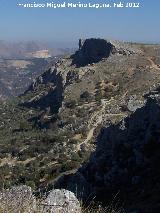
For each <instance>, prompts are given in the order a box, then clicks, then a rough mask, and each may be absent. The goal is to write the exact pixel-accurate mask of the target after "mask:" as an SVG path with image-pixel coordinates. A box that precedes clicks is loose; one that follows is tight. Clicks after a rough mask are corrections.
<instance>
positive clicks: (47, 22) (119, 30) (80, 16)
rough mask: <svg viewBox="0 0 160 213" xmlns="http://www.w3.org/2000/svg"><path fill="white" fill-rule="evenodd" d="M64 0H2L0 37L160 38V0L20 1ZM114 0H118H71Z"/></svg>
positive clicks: (59, 39) (56, 39) (61, 39)
mask: <svg viewBox="0 0 160 213" xmlns="http://www.w3.org/2000/svg"><path fill="white" fill-rule="evenodd" d="M32 2H36V3H37V2H38V3H46V2H54V3H59V2H64V1H63V0H57V1H50V0H35V1H34V0H33V1H31V0H0V40H40V41H54V42H75V41H77V39H78V38H80V37H81V38H85V37H105V38H113V39H121V40H132V41H140V42H142V41H144V42H160V0H139V1H138V0H128V1H127V0H124V1H122V2H125V3H126V2H140V3H141V8H134V9H128V8H123V9H122V8H118V9H115V8H105V9H89V8H85V9H80V8H79V9H68V8H63V9H56V10H55V9H51V8H50V9H48V8H45V9H44V8H43V9H42V8H39V9H37V8H32V9H24V8H20V7H18V6H17V3H32ZM66 2H73V3H75V2H81V3H88V2H91V3H93V2H97V3H100V2H101V3H110V2H112V3H113V2H116V3H117V2H120V1H118V0H115V1H114V0H97V1H96V0H90V1H89V0H82V1H76V0H67V1H66Z"/></svg>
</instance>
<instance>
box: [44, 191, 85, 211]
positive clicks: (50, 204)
mask: <svg viewBox="0 0 160 213" xmlns="http://www.w3.org/2000/svg"><path fill="white" fill-rule="evenodd" d="M44 210H45V211H49V212H50V213H64V212H65V213H71V212H74V213H81V207H80V203H79V201H78V200H77V198H76V196H75V195H74V193H73V192H70V191H67V190H65V189H61V190H60V189H55V190H52V191H50V192H49V194H48V196H47V198H46V200H45V202H44Z"/></svg>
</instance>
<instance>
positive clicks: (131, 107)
mask: <svg viewBox="0 0 160 213" xmlns="http://www.w3.org/2000/svg"><path fill="white" fill-rule="evenodd" d="M91 46H92V47H94V48H91ZM108 47H109V49H107V48H108ZM103 48H104V49H105V50H106V51H104V50H102V49H103ZM159 51H160V46H158V45H157V46H156V45H140V44H130V43H122V42H115V41H110V42H108V41H106V40H103V39H87V40H85V41H83V43H82V46H80V49H79V51H77V52H76V53H75V54H74V55H72V56H71V57H64V58H63V59H61V60H59V61H58V62H57V63H56V65H55V66H51V67H50V68H49V69H48V70H47V71H45V72H44V73H43V74H42V75H41V76H39V77H38V78H37V79H36V80H35V81H34V82H33V83H32V85H31V86H30V87H29V89H28V90H27V91H26V92H25V94H24V95H22V96H21V97H20V98H18V99H17V100H15V101H14V102H13V101H12V102H8V103H5V104H3V105H1V107H0V114H1V118H0V150H1V153H0V158H1V162H0V171H1V172H0V175H1V187H2V186H5V187H8V186H9V185H14V184H22V183H23V184H28V185H30V186H32V187H33V188H35V189H36V188H37V187H44V186H46V185H47V184H49V185H51V186H52V185H53V183H54V181H55V180H58V179H59V178H60V177H62V176H63V175H65V174H70V173H75V172H76V171H77V169H78V168H79V167H80V165H81V164H82V163H84V162H86V161H87V160H88V159H89V156H90V153H91V152H92V151H94V150H95V148H96V144H95V139H96V137H97V136H98V134H99V133H100V130H101V128H102V127H104V126H105V127H106V126H110V125H114V124H115V125H116V124H118V123H119V122H120V121H121V120H123V118H125V117H127V116H129V115H131V114H132V113H133V112H134V111H135V110H136V109H137V108H140V107H142V106H143V105H144V103H145V98H144V95H145V94H146V93H148V92H149V91H151V90H153V88H155V87H157V86H158V84H159V80H160V73H159V66H158V63H159ZM86 53H87V55H86ZM86 56H87V57H86Z"/></svg>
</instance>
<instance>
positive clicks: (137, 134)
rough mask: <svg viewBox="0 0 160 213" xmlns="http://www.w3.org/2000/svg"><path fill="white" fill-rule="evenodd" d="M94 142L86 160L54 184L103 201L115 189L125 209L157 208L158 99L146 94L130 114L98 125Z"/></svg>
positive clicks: (159, 188) (159, 176) (159, 177)
mask: <svg viewBox="0 0 160 213" xmlns="http://www.w3.org/2000/svg"><path fill="white" fill-rule="evenodd" d="M96 145H97V147H96V150H95V152H93V153H92V154H91V156H90V159H89V161H88V163H86V164H84V165H82V167H81V168H79V170H78V171H77V172H76V174H71V175H66V176H63V177H61V178H60V179H59V180H58V181H57V182H56V183H55V187H56V188H66V189H69V190H71V191H73V192H74V193H75V194H76V195H77V196H79V197H82V198H83V199H84V200H86V199H87V197H92V198H93V197H94V196H96V199H97V200H98V201H101V202H102V203H104V204H106V203H108V202H109V201H111V200H112V198H113V197H114V196H115V194H117V192H119V197H120V200H121V201H122V202H124V206H125V207H126V209H127V210H126V211H127V212H133V211H134V210H137V211H136V212H145V213H147V212H159V211H160V205H159V203H160V200H159V191H160V184H159V183H160V168H159V160H160V106H159V100H158V99H156V98H150V97H148V99H147V102H146V104H145V105H144V107H142V108H140V109H137V110H136V111H135V112H134V113H133V114H132V115H130V117H127V118H125V119H124V120H123V121H121V122H120V123H119V124H117V125H111V126H109V127H104V128H102V130H101V133H100V134H99V135H98V137H97V140H96Z"/></svg>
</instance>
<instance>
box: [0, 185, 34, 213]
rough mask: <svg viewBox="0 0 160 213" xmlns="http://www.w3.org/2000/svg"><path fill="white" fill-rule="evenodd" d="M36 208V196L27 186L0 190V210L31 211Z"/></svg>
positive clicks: (27, 212)
mask: <svg viewBox="0 0 160 213" xmlns="http://www.w3.org/2000/svg"><path fill="white" fill-rule="evenodd" d="M36 209H37V205H36V198H35V197H34V196H33V194H32V189H31V187H29V186H25V185H24V186H17V187H12V188H11V189H7V190H4V191H2V192H0V212H1V211H2V212H5V213H9V212H12V213H18V212H23V213H33V212H35V211H36Z"/></svg>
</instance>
